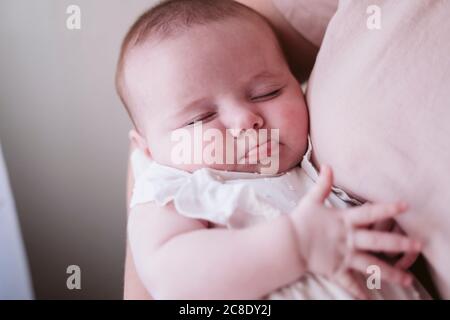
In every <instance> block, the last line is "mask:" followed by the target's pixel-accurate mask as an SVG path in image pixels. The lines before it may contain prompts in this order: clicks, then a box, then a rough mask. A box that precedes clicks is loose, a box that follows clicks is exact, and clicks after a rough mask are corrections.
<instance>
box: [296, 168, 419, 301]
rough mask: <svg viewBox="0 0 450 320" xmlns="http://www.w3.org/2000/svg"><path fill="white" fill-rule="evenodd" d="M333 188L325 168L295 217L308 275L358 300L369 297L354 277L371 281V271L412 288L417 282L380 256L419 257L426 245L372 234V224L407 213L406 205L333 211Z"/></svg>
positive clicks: (386, 234) (408, 239) (402, 238)
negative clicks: (370, 268)
mask: <svg viewBox="0 0 450 320" xmlns="http://www.w3.org/2000/svg"><path fill="white" fill-rule="evenodd" d="M332 184H333V176H332V171H331V168H329V167H328V166H324V167H322V170H321V174H320V177H319V180H318V181H317V183H316V185H315V187H314V188H313V189H312V190H311V191H310V192H309V193H308V194H307V195H306V197H305V198H303V199H302V201H301V202H300V203H299V205H298V207H297V208H296V209H295V210H294V212H293V213H292V214H291V215H290V217H291V219H292V222H293V225H294V229H295V231H296V234H297V240H298V244H299V250H300V256H301V258H302V259H303V262H304V264H305V266H306V269H307V270H308V271H310V272H312V273H315V274H320V275H323V276H326V277H328V278H329V279H332V280H334V281H335V282H337V283H338V284H339V285H341V286H342V287H344V288H345V289H347V290H348V291H349V292H350V293H351V294H352V295H354V296H355V297H357V298H367V296H366V294H365V291H364V290H363V288H361V287H360V285H359V283H358V282H357V281H356V280H355V277H354V276H355V274H354V273H355V272H360V273H362V274H364V275H367V273H366V270H367V267H368V266H370V265H376V266H378V267H379V268H380V270H381V277H382V279H383V280H386V281H391V282H394V283H398V284H401V285H404V286H408V285H410V284H411V283H412V280H413V278H412V276H411V275H410V274H408V273H407V272H406V271H404V270H403V269H402V268H401V267H399V266H391V265H389V264H388V263H386V262H384V261H382V260H381V259H379V258H377V257H376V256H375V255H374V254H375V253H380V252H382V253H411V252H419V251H420V250H421V244H420V243H419V242H418V241H415V240H412V239H410V238H408V237H406V236H405V235H400V234H393V233H391V232H383V231H376V230H370V226H371V225H372V224H374V223H377V222H380V221H384V220H386V219H390V218H393V217H394V216H396V215H398V214H401V213H403V212H405V211H406V209H407V206H406V204H404V203H397V204H365V205H363V206H360V207H355V208H348V209H336V208H328V207H326V206H325V205H324V201H325V199H326V198H327V197H328V196H329V194H330V192H331V186H332Z"/></svg>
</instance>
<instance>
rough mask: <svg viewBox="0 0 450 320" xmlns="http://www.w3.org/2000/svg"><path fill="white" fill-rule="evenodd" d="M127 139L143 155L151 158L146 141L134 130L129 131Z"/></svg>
mask: <svg viewBox="0 0 450 320" xmlns="http://www.w3.org/2000/svg"><path fill="white" fill-rule="evenodd" d="M128 138H129V139H130V141H131V144H132V145H133V146H135V147H137V148H138V149H139V150H141V151H142V152H144V154H145V155H146V156H147V157H149V158H151V157H152V156H151V153H150V149H149V148H148V144H147V140H145V138H144V137H143V136H142V135H141V134H140V133H139V132H137V131H136V130H135V129H132V130H130V132H129V133H128Z"/></svg>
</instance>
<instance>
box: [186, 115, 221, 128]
mask: <svg viewBox="0 0 450 320" xmlns="http://www.w3.org/2000/svg"><path fill="white" fill-rule="evenodd" d="M215 116H216V113H215V112H210V113H207V114H204V115H202V116H199V117H197V118H195V119H194V120H192V121H190V122H188V123H187V124H186V126H187V127H188V126H193V125H194V124H196V123H197V122H200V121H204V120H206V119H208V120H211V118H212V117H215Z"/></svg>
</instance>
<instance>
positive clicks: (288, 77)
mask: <svg viewBox="0 0 450 320" xmlns="http://www.w3.org/2000/svg"><path fill="white" fill-rule="evenodd" d="M126 69H127V71H126V73H127V83H128V90H129V93H130V96H131V97H132V101H133V103H134V104H135V105H136V106H137V114H138V118H139V119H137V123H138V126H139V127H140V130H139V131H140V135H141V137H142V139H141V142H142V141H144V143H141V147H143V148H145V149H147V151H149V154H150V156H151V157H152V158H153V159H154V160H155V161H157V162H158V163H160V164H163V165H168V166H171V167H175V168H179V169H182V170H187V171H191V172H192V171H194V170H196V169H199V168H203V167H210V168H214V169H218V170H229V171H242V172H263V173H276V172H284V171H287V170H289V169H290V168H292V167H294V166H295V165H297V164H298V162H299V161H300V159H301V157H302V155H303V154H304V153H305V152H306V148H307V135H308V113H307V108H306V105H305V101H304V97H303V94H302V91H301V87H300V85H299V83H298V82H297V81H296V79H295V78H294V76H293V75H292V74H291V72H290V70H289V67H288V65H287V63H286V61H285V59H284V57H283V56H282V53H281V51H280V50H279V49H278V47H277V44H276V40H275V38H274V36H273V35H272V33H271V31H270V29H269V27H268V26H266V25H265V24H263V23H262V22H256V21H243V19H228V20H224V21H221V22H217V23H213V24H208V25H205V26H196V27H192V28H190V29H188V30H187V31H186V32H185V33H183V34H182V35H179V36H177V37H175V38H171V39H166V40H162V41H159V42H156V41H153V42H152V41H150V43H147V44H145V45H144V46H142V47H139V48H136V49H134V50H133V51H132V52H131V53H130V56H129V58H128V60H127V64H126ZM229 129H232V130H229ZM264 131H265V134H264V133H263V132H264ZM208 132H209V133H208ZM254 133H257V135H254ZM277 133H278V134H277ZM189 136H190V138H189ZM212 136H214V138H211V137H212ZM255 136H256V139H255ZM220 139H222V141H218V140H220ZM243 140H246V142H247V143H240V142H242V141H243ZM194 141H196V142H194ZM267 141H268V142H269V143H267V144H264V142H267ZM233 142H235V143H234V144H233ZM181 145H184V146H186V145H187V147H188V148H190V150H186V149H183V148H182V147H181ZM267 145H271V146H272V150H270V148H269V150H268V149H267ZM236 146H237V147H236ZM180 147H181V148H180ZM277 147H278V152H275V150H276V149H277ZM180 149H183V151H181V152H179V151H180ZM213 149H214V151H213V152H211V150H213ZM263 149H264V150H263ZM187 151H188V152H187ZM258 152H259V153H260V158H258V161H255V158H253V156H254V155H255V154H258ZM189 153H190V154H189ZM198 153H200V155H198ZM180 154H183V157H182V158H183V159H184V160H182V161H180V157H179V156H180ZM194 154H196V155H194ZM206 154H209V155H213V159H215V160H217V159H219V158H222V157H223V161H213V163H211V160H206V156H205V155H206ZM202 155H203V156H204V157H202ZM186 156H187V157H186ZM188 158H189V159H190V160H186V159H188ZM231 159H232V160H231ZM267 160H269V162H268V161H267ZM270 161H273V162H272V163H271V162H270ZM275 161H276V162H277V163H275ZM269 167H270V168H271V169H270V170H272V171H270V170H269V171H267V170H266V171H264V169H263V168H266V169H267V168H269ZM274 170H275V171H274Z"/></svg>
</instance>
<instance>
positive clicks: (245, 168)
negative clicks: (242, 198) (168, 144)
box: [171, 157, 299, 175]
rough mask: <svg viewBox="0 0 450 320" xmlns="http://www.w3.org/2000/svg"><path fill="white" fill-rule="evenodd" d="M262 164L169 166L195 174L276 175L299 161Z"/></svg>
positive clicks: (275, 160) (285, 160)
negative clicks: (207, 169)
mask: <svg viewBox="0 0 450 320" xmlns="http://www.w3.org/2000/svg"><path fill="white" fill-rule="evenodd" d="M266 160H267V161H264V162H263V163H249V162H248V161H242V162H241V163H238V164H206V163H201V164H177V165H171V167H174V168H177V169H180V170H183V171H187V172H191V173H192V172H195V171H197V170H199V169H203V168H209V169H214V170H219V171H228V172H246V173H256V174H261V175H277V174H283V173H285V172H287V171H289V170H291V169H292V168H294V167H296V166H298V164H299V161H298V160H297V161H296V160H293V159H288V158H287V157H284V158H283V157H280V159H272V160H270V159H266Z"/></svg>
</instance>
